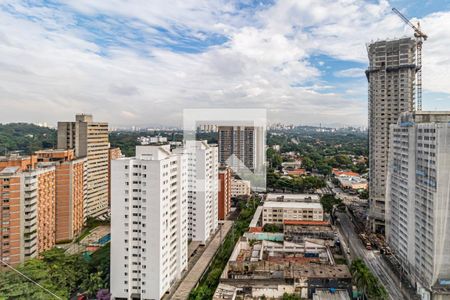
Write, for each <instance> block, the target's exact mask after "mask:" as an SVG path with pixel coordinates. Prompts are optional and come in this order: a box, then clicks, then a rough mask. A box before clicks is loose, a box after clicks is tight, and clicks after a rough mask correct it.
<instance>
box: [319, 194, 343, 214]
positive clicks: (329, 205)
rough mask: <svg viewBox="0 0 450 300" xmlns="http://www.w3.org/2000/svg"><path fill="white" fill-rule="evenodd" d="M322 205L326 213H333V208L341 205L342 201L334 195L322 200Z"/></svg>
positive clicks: (326, 196) (325, 196)
mask: <svg viewBox="0 0 450 300" xmlns="http://www.w3.org/2000/svg"><path fill="white" fill-rule="evenodd" d="M320 203H322V206H323V210H324V211H325V212H327V213H331V211H332V209H333V206H334V205H336V204H338V205H339V204H341V203H342V200H340V199H337V198H335V197H334V196H333V195H324V196H322V198H321V199H320Z"/></svg>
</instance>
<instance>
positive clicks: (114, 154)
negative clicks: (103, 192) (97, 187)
mask: <svg viewBox="0 0 450 300" xmlns="http://www.w3.org/2000/svg"><path fill="white" fill-rule="evenodd" d="M120 157H122V151H121V150H120V148H119V147H116V148H109V149H108V180H109V183H108V204H109V206H111V161H112V160H114V159H118V158H120Z"/></svg>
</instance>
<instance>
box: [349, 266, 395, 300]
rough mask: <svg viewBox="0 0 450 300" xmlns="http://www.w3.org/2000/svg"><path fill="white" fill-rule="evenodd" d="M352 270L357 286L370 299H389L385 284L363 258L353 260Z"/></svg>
mask: <svg viewBox="0 0 450 300" xmlns="http://www.w3.org/2000/svg"><path fill="white" fill-rule="evenodd" d="M350 272H351V273H352V276H353V281H354V282H355V284H356V286H357V287H358V288H359V289H360V290H361V292H362V293H363V294H364V295H366V297H367V298H368V299H375V300H385V299H388V293H387V292H386V289H385V288H384V286H383V285H382V284H381V283H380V281H379V280H378V278H377V277H375V276H374V275H373V274H372V272H371V271H370V270H369V268H368V267H367V266H366V264H365V263H364V262H363V261H362V260H361V259H355V260H354V261H353V262H352V264H351V266H350Z"/></svg>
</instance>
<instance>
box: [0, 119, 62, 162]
mask: <svg viewBox="0 0 450 300" xmlns="http://www.w3.org/2000/svg"><path fill="white" fill-rule="evenodd" d="M55 147H56V130H55V129H51V128H46V127H40V126H36V125H34V124H28V123H9V124H0V155H4V154H5V153H8V152H11V151H17V150H19V151H20V153H22V154H31V153H33V152H35V151H37V150H41V149H48V148H55Z"/></svg>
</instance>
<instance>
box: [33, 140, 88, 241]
mask: <svg viewBox="0 0 450 300" xmlns="http://www.w3.org/2000/svg"><path fill="white" fill-rule="evenodd" d="M35 156H36V158H37V165H38V166H40V167H47V166H54V167H55V189H56V190H55V192H56V207H55V211H56V220H55V222H56V242H64V241H71V240H73V239H74V238H75V237H76V236H77V235H78V234H80V232H81V230H82V229H83V225H84V210H83V205H84V196H85V192H84V187H85V185H84V166H85V163H86V160H87V158H85V157H84V158H76V157H75V153H74V150H73V149H69V150H63V149H56V150H40V151H36V152H35Z"/></svg>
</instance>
